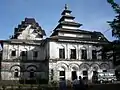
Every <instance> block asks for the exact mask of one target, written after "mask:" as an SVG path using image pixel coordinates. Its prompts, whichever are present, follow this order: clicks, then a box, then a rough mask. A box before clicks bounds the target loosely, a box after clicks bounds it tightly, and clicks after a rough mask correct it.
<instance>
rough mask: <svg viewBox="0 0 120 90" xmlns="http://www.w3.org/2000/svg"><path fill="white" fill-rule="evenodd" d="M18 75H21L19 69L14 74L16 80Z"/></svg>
mask: <svg viewBox="0 0 120 90" xmlns="http://www.w3.org/2000/svg"><path fill="white" fill-rule="evenodd" d="M18 74H19V72H18V69H15V72H14V77H15V78H17V77H19V75H18Z"/></svg>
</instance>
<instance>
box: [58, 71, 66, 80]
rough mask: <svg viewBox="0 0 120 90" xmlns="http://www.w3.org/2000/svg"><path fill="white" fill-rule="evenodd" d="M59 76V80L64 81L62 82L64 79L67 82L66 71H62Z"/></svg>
mask: <svg viewBox="0 0 120 90" xmlns="http://www.w3.org/2000/svg"><path fill="white" fill-rule="evenodd" d="M59 76H60V78H59V79H62V80H63V79H64V80H65V71H60V72H59Z"/></svg>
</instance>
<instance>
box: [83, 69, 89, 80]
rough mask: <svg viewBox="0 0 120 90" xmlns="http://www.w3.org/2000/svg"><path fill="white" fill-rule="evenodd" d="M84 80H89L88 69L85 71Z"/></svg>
mask: <svg viewBox="0 0 120 90" xmlns="http://www.w3.org/2000/svg"><path fill="white" fill-rule="evenodd" d="M83 80H86V81H87V80H88V71H86V70H85V71H83Z"/></svg>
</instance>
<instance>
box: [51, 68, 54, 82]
mask: <svg viewBox="0 0 120 90" xmlns="http://www.w3.org/2000/svg"><path fill="white" fill-rule="evenodd" d="M53 76H54V71H53V69H51V80H53Z"/></svg>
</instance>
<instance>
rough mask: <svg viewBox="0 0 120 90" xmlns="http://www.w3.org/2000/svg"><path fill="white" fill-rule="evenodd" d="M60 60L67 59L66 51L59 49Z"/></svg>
mask: <svg viewBox="0 0 120 90" xmlns="http://www.w3.org/2000/svg"><path fill="white" fill-rule="evenodd" d="M59 58H63V59H64V58H65V49H59Z"/></svg>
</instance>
